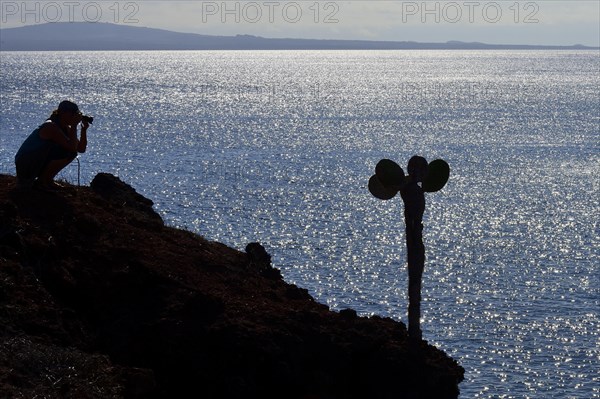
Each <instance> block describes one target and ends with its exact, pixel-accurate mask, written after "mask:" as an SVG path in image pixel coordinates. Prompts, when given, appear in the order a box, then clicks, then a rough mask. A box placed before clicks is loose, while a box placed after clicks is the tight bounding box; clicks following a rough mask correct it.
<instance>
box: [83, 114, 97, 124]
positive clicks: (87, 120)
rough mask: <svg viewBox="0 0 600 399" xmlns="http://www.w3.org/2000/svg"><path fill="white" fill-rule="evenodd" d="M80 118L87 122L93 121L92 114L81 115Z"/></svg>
mask: <svg viewBox="0 0 600 399" xmlns="http://www.w3.org/2000/svg"><path fill="white" fill-rule="evenodd" d="M81 120H82V121H84V122H87V123H93V122H94V117H93V116H87V115H81Z"/></svg>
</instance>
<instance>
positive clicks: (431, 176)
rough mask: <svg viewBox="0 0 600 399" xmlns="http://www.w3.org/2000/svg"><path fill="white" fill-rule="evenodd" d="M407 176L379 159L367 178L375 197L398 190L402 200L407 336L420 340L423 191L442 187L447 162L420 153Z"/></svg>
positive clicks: (389, 196)
mask: <svg viewBox="0 0 600 399" xmlns="http://www.w3.org/2000/svg"><path fill="white" fill-rule="evenodd" d="M407 172H408V175H405V174H404V171H403V170H402V168H401V167H400V166H399V165H398V164H397V163H396V162H394V161H392V160H389V159H382V160H381V161H379V162H378V163H377V166H376V167H375V174H374V175H373V176H372V177H371V179H369V191H370V192H371V194H373V195H374V196H375V197H377V198H379V199H382V200H389V199H392V198H394V197H395V196H396V194H397V193H398V192H400V196H401V197H402V201H403V202H404V221H405V223H406V248H407V258H408V259H407V260H408V335H409V337H410V338H411V339H414V340H419V341H420V340H421V339H422V336H423V333H422V332H421V322H420V319H421V279H422V277H423V269H424V268H425V245H424V244H423V213H424V212H425V193H426V192H428V193H432V192H436V191H439V190H441V189H442V188H443V187H444V186H445V185H446V182H447V181H448V178H449V176H450V167H449V166H448V163H447V162H446V161H444V160H441V159H436V160H435V161H432V162H430V163H427V160H426V159H425V158H423V157H420V156H416V155H415V156H413V157H412V158H411V159H410V160H409V161H408V167H407Z"/></svg>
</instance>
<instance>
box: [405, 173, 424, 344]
mask: <svg viewBox="0 0 600 399" xmlns="http://www.w3.org/2000/svg"><path fill="white" fill-rule="evenodd" d="M400 195H401V196H402V200H403V201H404V220H405V223H406V249H407V258H408V259H407V260H408V335H409V337H410V338H411V339H414V340H421V339H422V336H423V334H422V332H421V279H422V277H423V269H424V268H425V245H424V244H423V213H424V212H425V195H424V192H423V189H422V188H421V187H420V186H419V185H418V184H417V183H416V182H415V181H413V182H410V183H408V184H406V186H404V187H403V188H402V189H401V190H400Z"/></svg>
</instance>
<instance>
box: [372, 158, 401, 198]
mask: <svg viewBox="0 0 600 399" xmlns="http://www.w3.org/2000/svg"><path fill="white" fill-rule="evenodd" d="M375 175H376V176H377V179H379V181H380V182H381V184H383V186H384V187H386V188H388V189H395V190H396V191H398V190H399V189H400V187H401V186H402V185H403V184H404V171H403V170H402V168H401V167H400V165H398V164H397V163H396V162H394V161H392V160H389V159H382V160H381V161H379V162H377V166H375Z"/></svg>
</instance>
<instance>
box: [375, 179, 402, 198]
mask: <svg viewBox="0 0 600 399" xmlns="http://www.w3.org/2000/svg"><path fill="white" fill-rule="evenodd" d="M369 191H370V192H371V194H373V196H374V197H376V198H379V199H381V200H389V199H392V198H394V197H395V196H396V194H398V190H397V189H394V188H386V187H385V186H384V185H383V184H381V182H380V181H379V179H378V178H377V175H373V176H371V178H370V179H369Z"/></svg>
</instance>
